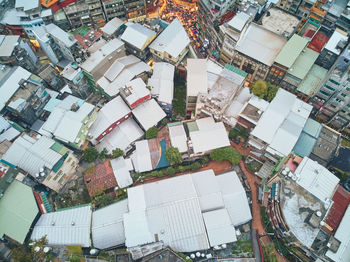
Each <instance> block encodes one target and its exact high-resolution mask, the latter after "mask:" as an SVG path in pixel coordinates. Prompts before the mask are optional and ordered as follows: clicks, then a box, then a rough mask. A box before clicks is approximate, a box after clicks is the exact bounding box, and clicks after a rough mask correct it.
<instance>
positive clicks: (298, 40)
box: [275, 34, 308, 68]
mask: <svg viewBox="0 0 350 262" xmlns="http://www.w3.org/2000/svg"><path fill="white" fill-rule="evenodd" d="M307 43H308V41H307V39H306V38H303V37H301V36H299V35H297V34H294V35H293V36H292V37H291V38H290V39H289V40H288V42H287V43H286V44H285V46H284V47H283V48H282V50H281V52H279V54H278V56H277V57H276V59H275V63H279V64H281V65H283V66H285V67H288V68H290V67H291V66H292V65H293V64H294V62H295V61H296V60H297V58H298V56H299V55H300V54H301V52H302V51H303V49H304V48H305V46H306V45H307Z"/></svg>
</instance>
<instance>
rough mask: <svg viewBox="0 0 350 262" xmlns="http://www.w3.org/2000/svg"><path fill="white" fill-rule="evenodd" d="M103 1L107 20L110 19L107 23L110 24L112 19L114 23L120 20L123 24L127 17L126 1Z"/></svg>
mask: <svg viewBox="0 0 350 262" xmlns="http://www.w3.org/2000/svg"><path fill="white" fill-rule="evenodd" d="M101 2H102V6H103V11H104V15H105V17H106V21H109V22H108V23H107V24H106V25H108V24H109V23H110V22H111V21H114V22H113V23H115V22H117V21H118V22H120V24H123V22H122V20H125V19H126V13H125V8H124V1H123V0H103V1H101ZM116 19H117V20H116ZM120 19H122V20H120ZM117 24H118V23H117ZM106 25H105V26H106ZM118 27H119V26H118ZM102 31H103V30H102Z"/></svg>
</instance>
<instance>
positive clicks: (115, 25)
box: [101, 17, 124, 35]
mask: <svg viewBox="0 0 350 262" xmlns="http://www.w3.org/2000/svg"><path fill="white" fill-rule="evenodd" d="M123 24H124V22H123V21H122V20H121V19H119V18H118V17H114V18H113V19H112V20H111V21H109V22H108V23H107V24H105V26H104V27H102V28H101V30H102V32H103V33H104V34H107V35H112V34H114V33H115V32H116V31H117V30H118V29H119V28H120V27H121V26H122V25H123Z"/></svg>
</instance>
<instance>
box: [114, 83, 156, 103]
mask: <svg viewBox="0 0 350 262" xmlns="http://www.w3.org/2000/svg"><path fill="white" fill-rule="evenodd" d="M119 92H120V96H121V97H122V98H123V99H124V101H125V102H126V103H127V104H128V106H129V107H130V108H131V109H134V108H136V107H137V106H138V105H140V104H142V103H143V102H145V101H147V100H149V99H150V98H151V92H150V91H149V89H148V88H146V84H145V82H143V80H142V79H141V78H135V79H134V80H131V81H130V82H128V83H126V84H125V86H124V87H121V88H120V89H119Z"/></svg>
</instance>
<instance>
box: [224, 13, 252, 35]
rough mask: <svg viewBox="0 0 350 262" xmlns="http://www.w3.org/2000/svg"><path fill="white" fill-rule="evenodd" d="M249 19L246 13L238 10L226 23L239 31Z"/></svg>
mask: <svg viewBox="0 0 350 262" xmlns="http://www.w3.org/2000/svg"><path fill="white" fill-rule="evenodd" d="M249 19H250V16H249V15H248V14H247V13H244V12H239V13H237V14H236V15H235V16H234V17H233V18H232V19H231V20H230V21H229V22H228V23H227V24H228V25H229V26H231V27H232V28H234V29H236V30H237V31H239V32H241V31H242V29H243V27H244V26H245V25H246V23H247V22H248V20H249Z"/></svg>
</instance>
